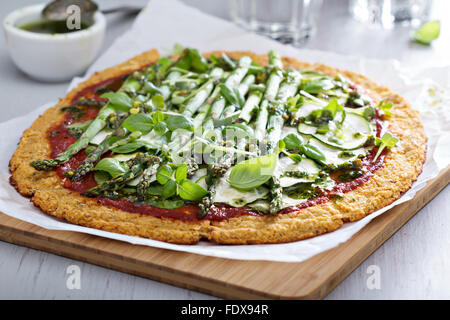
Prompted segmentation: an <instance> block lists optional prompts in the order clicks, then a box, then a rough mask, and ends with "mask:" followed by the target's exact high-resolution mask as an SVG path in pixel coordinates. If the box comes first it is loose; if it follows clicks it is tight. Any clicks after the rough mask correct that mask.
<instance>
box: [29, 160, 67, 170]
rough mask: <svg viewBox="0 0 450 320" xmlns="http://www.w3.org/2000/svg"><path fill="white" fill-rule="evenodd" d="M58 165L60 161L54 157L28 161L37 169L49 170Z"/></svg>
mask: <svg viewBox="0 0 450 320" xmlns="http://www.w3.org/2000/svg"><path fill="white" fill-rule="evenodd" d="M59 165H60V163H59V161H57V160H56V159H44V160H35V161H32V162H30V166H32V167H33V168H35V169H36V170H39V171H50V170H53V169H54V168H55V167H57V166H59Z"/></svg>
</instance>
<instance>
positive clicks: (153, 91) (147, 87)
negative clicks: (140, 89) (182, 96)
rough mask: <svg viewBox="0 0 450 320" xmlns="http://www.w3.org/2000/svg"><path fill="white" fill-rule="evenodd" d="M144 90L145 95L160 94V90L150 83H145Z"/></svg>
mask: <svg viewBox="0 0 450 320" xmlns="http://www.w3.org/2000/svg"><path fill="white" fill-rule="evenodd" d="M144 90H145V92H146V93H150V94H162V91H161V89H159V88H158V87H157V86H155V85H154V84H153V82H151V81H145V84H144Z"/></svg>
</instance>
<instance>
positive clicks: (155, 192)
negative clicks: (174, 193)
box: [145, 184, 164, 196]
mask: <svg viewBox="0 0 450 320" xmlns="http://www.w3.org/2000/svg"><path fill="white" fill-rule="evenodd" d="M163 188H164V186H162V185H160V184H157V185H152V186H150V187H148V188H147V189H146V191H145V192H146V193H147V194H148V195H151V196H162V192H163Z"/></svg>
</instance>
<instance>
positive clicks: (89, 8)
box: [42, 0, 142, 21]
mask: <svg viewBox="0 0 450 320" xmlns="http://www.w3.org/2000/svg"><path fill="white" fill-rule="evenodd" d="M71 5H76V6H78V7H79V8H80V14H81V19H82V20H83V21H92V17H93V16H94V13H95V12H96V11H97V10H98V5H97V4H96V3H95V2H94V1H91V0H55V1H52V2H50V3H49V4H47V5H46V6H45V8H44V9H43V10H42V17H43V18H44V19H46V20H53V21H63V20H66V19H67V18H68V17H69V16H70V15H71V13H68V12H67V8H68V7H69V6H71ZM141 10H142V8H139V7H134V6H120V7H117V8H111V9H106V10H101V12H102V13H105V14H108V13H113V12H119V11H123V12H128V13H130V14H131V13H134V14H136V13H138V12H139V11H141Z"/></svg>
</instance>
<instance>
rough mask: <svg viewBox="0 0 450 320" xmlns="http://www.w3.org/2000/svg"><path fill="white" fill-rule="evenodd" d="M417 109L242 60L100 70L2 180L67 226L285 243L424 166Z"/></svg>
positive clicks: (139, 61) (41, 126)
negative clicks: (8, 181)
mask: <svg viewBox="0 0 450 320" xmlns="http://www.w3.org/2000/svg"><path fill="white" fill-rule="evenodd" d="M426 141H427V139H426V136H425V134H424V129H423V126H422V123H421V120H420V118H419V115H418V113H417V112H416V111H415V110H413V109H412V108H411V106H410V105H409V104H408V103H407V102H406V101H405V99H403V98H402V97H401V96H399V95H398V94H396V93H393V92H392V91H391V90H390V89H389V88H386V87H383V86H380V85H378V84H376V83H375V82H373V81H372V80H370V79H368V78H367V77H365V76H363V75H360V74H356V73H354V72H351V71H345V70H339V69H336V68H333V67H330V66H327V65H323V64H315V65H310V64H308V63H305V62H301V61H298V60H296V59H294V58H288V57H280V55H279V54H278V53H277V52H275V51H270V52H269V53H268V55H257V54H254V53H251V52H211V53H206V54H203V55H202V54H200V53H199V51H198V50H196V49H185V50H184V51H183V52H179V53H178V54H177V55H173V56H168V57H160V56H159V54H158V52H157V51H156V50H150V51H147V52H145V53H143V54H141V55H139V56H136V57H134V58H132V59H130V60H128V61H126V62H124V63H122V64H120V65H117V66H114V67H112V68H109V69H106V70H104V71H100V72H96V73H95V74H93V75H92V76H91V77H90V78H89V79H87V80H86V81H84V82H82V83H80V84H79V85H78V86H77V87H76V88H75V89H73V90H72V91H70V92H69V93H68V94H67V96H65V97H64V98H62V99H60V100H59V102H58V104H57V105H55V106H54V107H52V108H50V109H48V110H47V111H45V112H44V114H42V115H41V116H40V117H39V118H38V119H37V120H36V121H35V122H34V123H33V125H32V126H31V127H30V128H29V129H27V130H26V131H25V132H24V133H23V136H22V138H21V140H20V143H19V145H18V147H17V150H16V151H15V153H14V155H13V157H12V159H11V161H10V170H11V179H10V181H11V184H12V185H13V186H14V187H15V188H16V189H17V191H18V192H20V194H22V195H23V196H26V197H29V198H30V199H31V201H32V202H33V203H34V204H35V205H36V206H37V207H39V208H40V209H41V210H42V211H44V212H45V213H47V214H49V215H52V216H55V217H57V218H60V219H64V220H66V221H69V222H71V223H74V224H78V225H82V226H86V227H90V228H96V229H101V230H106V231H110V232H117V233H122V234H127V235H132V236H139V237H145V238H150V239H155V240H160V241H166V242H171V243H180V244H194V243H197V242H198V241H199V240H201V239H206V240H210V241H213V242H216V243H222V244H262V243H283V242H290V241H297V240H301V239H305V238H310V237H314V236H317V235H320V234H323V233H325V232H330V231H333V230H336V229H338V228H339V227H340V226H342V224H343V223H344V222H348V221H356V220H358V219H361V218H363V217H365V216H366V215H368V214H370V213H372V212H374V211H376V210H378V209H381V208H383V207H384V206H386V205H389V204H390V203H391V202H393V201H394V200H396V199H398V198H399V197H400V196H401V195H402V194H403V193H404V192H405V191H407V190H408V189H409V188H410V187H411V184H412V183H413V182H414V181H415V180H416V179H417V176H418V175H419V174H420V172H421V170H422V165H423V163H424V161H425V152H426Z"/></svg>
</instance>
